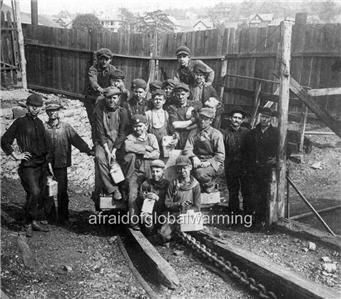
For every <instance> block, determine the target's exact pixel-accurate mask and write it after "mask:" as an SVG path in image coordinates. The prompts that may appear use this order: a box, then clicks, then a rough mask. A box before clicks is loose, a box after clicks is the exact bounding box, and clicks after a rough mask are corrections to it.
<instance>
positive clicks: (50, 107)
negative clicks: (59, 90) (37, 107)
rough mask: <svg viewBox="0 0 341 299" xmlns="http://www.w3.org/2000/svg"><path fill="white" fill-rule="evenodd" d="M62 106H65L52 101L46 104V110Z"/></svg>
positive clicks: (58, 108) (57, 108)
mask: <svg viewBox="0 0 341 299" xmlns="http://www.w3.org/2000/svg"><path fill="white" fill-rule="evenodd" d="M62 108H63V106H62V105H61V104H59V103H56V102H51V103H48V104H46V108H45V110H46V111H51V110H60V109H62Z"/></svg>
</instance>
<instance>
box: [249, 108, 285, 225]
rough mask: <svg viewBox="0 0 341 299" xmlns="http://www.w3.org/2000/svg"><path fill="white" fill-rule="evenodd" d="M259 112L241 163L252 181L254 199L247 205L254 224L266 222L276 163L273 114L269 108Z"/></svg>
mask: <svg viewBox="0 0 341 299" xmlns="http://www.w3.org/2000/svg"><path fill="white" fill-rule="evenodd" d="M259 112H260V122H259V124H258V125H257V126H256V128H254V129H252V130H251V131H250V132H249V133H248V134H247V135H246V138H245V146H243V161H244V163H245V169H246V170H247V173H248V175H249V176H250V177H251V178H252V180H253V182H252V183H251V188H252V194H253V195H254V197H255V198H253V200H252V202H250V204H249V205H250V206H251V207H252V209H253V210H254V211H255V218H256V219H255V220H256V222H258V223H262V222H264V221H266V211H267V200H268V198H269V196H268V194H269V184H270V181H271V172H272V168H273V167H275V165H276V161H277V148H278V142H279V131H278V129H277V128H275V127H273V126H272V125H271V119H272V117H273V115H274V114H273V112H272V110H271V109H270V108H262V109H260V111H259ZM250 201H251V198H250ZM250 209H251V208H250Z"/></svg>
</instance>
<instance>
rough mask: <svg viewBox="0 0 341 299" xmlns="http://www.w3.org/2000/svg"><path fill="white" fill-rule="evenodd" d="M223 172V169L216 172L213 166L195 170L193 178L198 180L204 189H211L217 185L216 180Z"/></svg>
mask: <svg viewBox="0 0 341 299" xmlns="http://www.w3.org/2000/svg"><path fill="white" fill-rule="evenodd" d="M221 172H222V167H220V168H219V169H218V170H215V169H214V168H213V167H212V166H208V167H204V168H202V167H199V168H195V169H194V170H193V176H194V177H195V178H196V179H197V180H198V182H199V183H200V186H201V187H202V188H204V189H205V188H210V187H213V186H214V184H215V178H216V177H217V176H218V175H219V174H220V173H221Z"/></svg>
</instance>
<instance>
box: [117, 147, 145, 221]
mask: <svg viewBox="0 0 341 299" xmlns="http://www.w3.org/2000/svg"><path fill="white" fill-rule="evenodd" d="M138 156H139V155H136V154H134V153H128V154H126V155H125V156H124V164H123V165H124V167H123V168H124V169H123V172H124V174H125V177H126V180H125V182H126V188H127V187H128V188H129V199H128V206H129V214H130V216H131V217H132V216H134V215H138V207H137V203H136V200H137V197H138V191H139V186H140V185H141V184H142V182H143V181H144V179H145V178H150V162H151V161H150V160H145V159H143V158H140V157H138Z"/></svg>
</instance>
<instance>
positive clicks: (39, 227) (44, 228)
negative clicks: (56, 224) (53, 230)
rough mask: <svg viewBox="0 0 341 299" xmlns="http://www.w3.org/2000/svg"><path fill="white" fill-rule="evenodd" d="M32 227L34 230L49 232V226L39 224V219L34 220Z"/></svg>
mask: <svg viewBox="0 0 341 299" xmlns="http://www.w3.org/2000/svg"><path fill="white" fill-rule="evenodd" d="M32 228H33V230H36V231H40V232H49V231H50V230H49V227H48V226H47V225H43V224H39V223H38V222H37V221H35V220H33V221H32Z"/></svg>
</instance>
